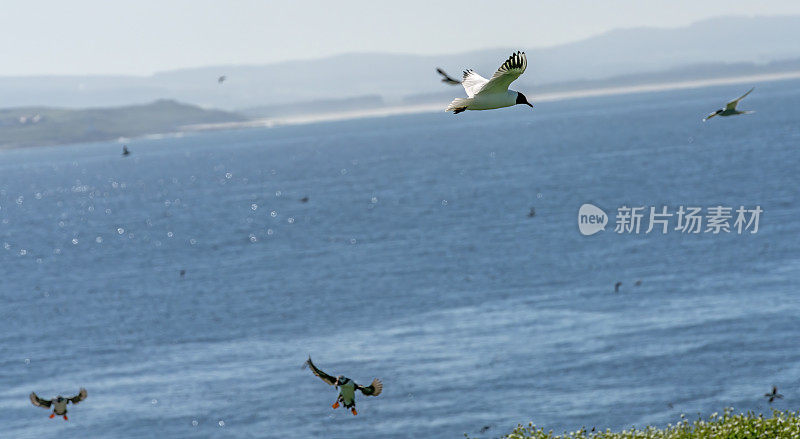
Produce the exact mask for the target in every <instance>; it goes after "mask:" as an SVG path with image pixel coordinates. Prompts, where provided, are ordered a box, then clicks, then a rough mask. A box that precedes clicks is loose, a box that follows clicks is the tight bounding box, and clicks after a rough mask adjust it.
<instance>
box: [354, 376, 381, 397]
mask: <svg viewBox="0 0 800 439" xmlns="http://www.w3.org/2000/svg"><path fill="white" fill-rule="evenodd" d="M358 390H360V391H361V393H363V394H365V395H367V396H378V395H380V394H381V392H383V383H382V382H381V380H379V379H377V378H375V379H374V380H372V384H370V385H369V386H362V385H359V386H358Z"/></svg>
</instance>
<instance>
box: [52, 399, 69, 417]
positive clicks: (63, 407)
mask: <svg viewBox="0 0 800 439" xmlns="http://www.w3.org/2000/svg"><path fill="white" fill-rule="evenodd" d="M68 402H69V400H67V399H65V400H63V401H61V402H58V401H53V412H55V414H57V415H63V414H64V413H66V412H67V403H68Z"/></svg>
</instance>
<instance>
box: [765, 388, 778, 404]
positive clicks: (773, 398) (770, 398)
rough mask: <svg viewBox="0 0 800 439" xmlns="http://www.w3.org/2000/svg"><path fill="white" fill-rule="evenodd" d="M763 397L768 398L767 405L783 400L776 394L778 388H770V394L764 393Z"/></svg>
mask: <svg viewBox="0 0 800 439" xmlns="http://www.w3.org/2000/svg"><path fill="white" fill-rule="evenodd" d="M764 397H765V398H769V403H770V404H772V401H775V400H776V399H781V398H783V395H781V394H780V393H778V387H776V386H772V393H765V394H764Z"/></svg>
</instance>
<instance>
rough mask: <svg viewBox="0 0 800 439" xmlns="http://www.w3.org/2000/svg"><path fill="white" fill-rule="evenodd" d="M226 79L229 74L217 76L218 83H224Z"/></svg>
mask: <svg viewBox="0 0 800 439" xmlns="http://www.w3.org/2000/svg"><path fill="white" fill-rule="evenodd" d="M226 79H228V77H227V76H225V75H222V76H220V77H219V78H217V84H222V83H223V82H225V80H226Z"/></svg>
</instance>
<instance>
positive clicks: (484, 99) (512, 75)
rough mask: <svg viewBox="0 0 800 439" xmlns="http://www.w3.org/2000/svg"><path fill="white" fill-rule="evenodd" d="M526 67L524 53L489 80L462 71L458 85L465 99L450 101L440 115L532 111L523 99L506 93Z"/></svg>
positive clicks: (513, 56) (516, 54) (472, 72)
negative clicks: (519, 106) (510, 109)
mask: <svg viewBox="0 0 800 439" xmlns="http://www.w3.org/2000/svg"><path fill="white" fill-rule="evenodd" d="M527 67H528V60H527V58H526V57H525V52H517V53H514V54H512V55H511V56H510V57H509V58H508V59H507V60H506V62H504V63H503V65H501V66H500V68H499V69H497V71H496V72H495V73H494V75H492V77H491V79H486V78H484V77H483V76H481V75H479V74H477V73H475V72H474V71H473V70H465V71H464V79H463V80H462V81H461V85H463V86H464V90H466V92H467V96H468V97H467V98H456V99H454V100H453V102H450V105H448V106H447V108H446V109H445V110H444V111H452V112H453V114H458V113H461V112H462V111H466V110H492V109H494V108H503V107H510V106H512V105H517V104H524V105H528V106H530V107H533V105H531V103H530V102H528V100H527V99H526V98H525V95H523V94H522V93H520V92H518V91H514V90H509V89H508V86H509V85H511V83H512V82H514V80H516V79H517V78H519V76H520V75H522V73H524V72H525V69H526V68H527Z"/></svg>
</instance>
